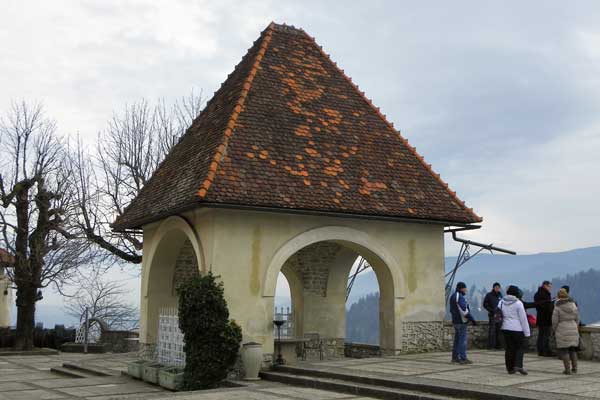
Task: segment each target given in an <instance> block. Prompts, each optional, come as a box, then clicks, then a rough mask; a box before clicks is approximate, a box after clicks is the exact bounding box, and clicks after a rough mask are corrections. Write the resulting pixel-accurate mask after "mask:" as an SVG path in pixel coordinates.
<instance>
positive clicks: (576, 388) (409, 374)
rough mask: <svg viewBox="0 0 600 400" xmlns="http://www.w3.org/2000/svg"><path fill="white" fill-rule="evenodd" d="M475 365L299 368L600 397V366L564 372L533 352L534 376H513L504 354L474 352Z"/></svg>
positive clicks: (437, 359) (388, 361)
mask: <svg viewBox="0 0 600 400" xmlns="http://www.w3.org/2000/svg"><path fill="white" fill-rule="evenodd" d="M468 357H469V359H470V360H472V361H473V362H474V364H472V365H459V364H453V363H451V360H450V354H449V353H447V352H444V353H425V354H412V355H400V356H393V357H382V358H377V359H375V358H373V359H353V360H348V359H338V360H334V361H332V360H330V361H326V362H300V363H299V365H298V366H299V367H301V368H302V367H305V368H306V367H307V368H314V369H320V370H324V371H330V372H335V373H341V374H348V375H350V376H352V375H356V376H364V377H371V378H381V379H391V380H393V379H394V377H395V378H396V379H399V380H406V379H409V380H412V381H414V382H415V383H423V384H426V383H427V382H431V383H432V384H433V383H435V385H440V384H442V385H444V384H446V383H445V382H447V384H448V385H451V384H452V385H455V384H459V385H460V384H465V385H469V387H473V388H474V389H476V390H481V391H484V392H485V391H489V392H492V393H508V392H510V393H518V392H519V391H522V392H523V394H524V395H529V396H532V397H534V398H541V399H543V398H550V397H551V398H560V399H562V398H563V395H567V394H568V395H569V397H571V396H575V398H582V399H583V398H600V363H598V362H590V361H580V362H579V374H577V375H571V376H566V375H563V374H562V371H563V365H562V361H561V360H559V359H557V358H542V357H538V356H536V355H533V354H527V355H526V357H525V362H524V364H525V368H526V369H527V370H528V371H529V375H527V376H523V375H520V374H514V375H509V374H508V373H507V372H506V369H505V366H504V352H503V351H484V350H480V351H470V352H469V354H468Z"/></svg>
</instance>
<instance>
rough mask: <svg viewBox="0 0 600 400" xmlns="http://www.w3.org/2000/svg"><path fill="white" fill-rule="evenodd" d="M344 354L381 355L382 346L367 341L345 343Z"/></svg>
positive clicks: (353, 356)
mask: <svg viewBox="0 0 600 400" xmlns="http://www.w3.org/2000/svg"><path fill="white" fill-rule="evenodd" d="M344 356H345V357H349V358H370V357H381V356H382V353H381V348H380V347H379V346H377V345H374V344H367V343H345V345H344Z"/></svg>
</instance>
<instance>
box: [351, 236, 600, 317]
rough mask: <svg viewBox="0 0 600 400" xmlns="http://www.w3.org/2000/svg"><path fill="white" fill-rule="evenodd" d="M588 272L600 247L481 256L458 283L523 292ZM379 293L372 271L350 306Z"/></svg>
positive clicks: (599, 265) (597, 265) (599, 266)
mask: <svg viewBox="0 0 600 400" xmlns="http://www.w3.org/2000/svg"><path fill="white" fill-rule="evenodd" d="M455 263H456V257H446V271H450V270H452V268H453V267H454V264H455ZM589 269H595V270H600V246H596V247H588V248H582V249H575V250H569V251H564V252H557V253H539V254H530V255H516V256H510V255H499V254H494V255H491V254H479V255H478V256H476V257H474V258H473V259H471V260H469V261H468V262H467V263H466V264H464V265H463V266H462V267H461V268H460V269H459V270H458V273H457V274H456V281H455V282H458V281H464V282H466V283H467V286H468V287H471V286H472V285H475V286H477V287H478V288H488V289H489V288H490V287H491V285H492V284H493V283H494V282H496V281H497V282H500V283H501V284H502V286H504V287H506V286H508V285H509V284H516V285H518V286H519V287H522V288H532V287H537V286H539V284H540V283H541V282H542V281H543V280H545V279H548V280H550V279H552V278H553V277H558V276H566V275H567V274H575V273H577V272H581V271H587V270H589ZM378 291H379V286H378V284H377V279H376V278H375V273H374V272H373V271H372V270H368V271H365V272H363V273H362V274H361V275H360V276H359V277H358V278H357V280H356V282H355V284H354V286H353V288H352V292H351V294H350V298H349V301H348V303H347V305H348V306H349V305H350V304H353V303H355V302H356V301H357V300H358V299H359V298H361V297H363V296H366V295H367V294H369V293H374V292H378Z"/></svg>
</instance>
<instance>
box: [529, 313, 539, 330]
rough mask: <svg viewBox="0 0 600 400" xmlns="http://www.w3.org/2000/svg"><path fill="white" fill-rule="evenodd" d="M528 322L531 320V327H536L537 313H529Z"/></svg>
mask: <svg viewBox="0 0 600 400" xmlns="http://www.w3.org/2000/svg"><path fill="white" fill-rule="evenodd" d="M527 322H529V325H530V326H531V327H533V328H535V326H536V325H537V318H536V317H535V315H531V314H527Z"/></svg>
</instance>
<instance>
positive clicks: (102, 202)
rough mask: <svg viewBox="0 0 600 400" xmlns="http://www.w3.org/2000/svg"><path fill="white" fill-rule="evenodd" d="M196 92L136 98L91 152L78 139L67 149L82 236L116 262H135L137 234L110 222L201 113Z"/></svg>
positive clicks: (139, 245) (200, 99) (137, 259)
mask: <svg viewBox="0 0 600 400" xmlns="http://www.w3.org/2000/svg"><path fill="white" fill-rule="evenodd" d="M203 103H204V99H203V97H202V94H201V93H200V95H196V94H195V93H194V92H193V91H192V92H191V93H190V95H189V96H187V97H184V98H182V99H180V100H179V101H177V102H175V103H174V104H173V105H172V106H167V105H166V103H165V101H164V100H160V101H159V102H157V104H155V105H151V104H149V103H148V102H147V101H145V100H142V101H139V102H137V103H134V104H132V105H129V106H126V107H125V109H124V110H123V112H122V113H121V114H115V115H114V116H113V118H112V119H111V120H110V121H109V123H108V127H107V128H106V130H104V131H103V132H101V133H100V134H99V135H98V139H97V145H96V149H95V154H90V153H89V152H87V151H86V148H85V146H84V145H83V143H82V142H81V140H78V141H77V148H76V149H75V150H74V151H72V152H71V153H70V156H69V160H70V163H71V166H70V170H71V171H72V174H71V179H72V180H73V187H75V188H76V190H75V191H74V196H75V199H76V200H75V201H76V203H77V205H78V208H79V218H78V220H77V221H76V222H75V224H76V226H77V229H78V230H79V232H80V233H79V235H80V236H85V237H87V239H88V240H89V241H90V242H92V243H94V244H95V245H96V246H97V247H99V248H100V249H103V250H104V251H105V252H106V254H108V255H109V256H107V260H106V261H107V262H108V261H109V260H108V258H112V261H113V262H116V263H123V262H129V263H141V261H142V256H141V250H142V246H143V244H142V238H141V235H139V234H136V233H130V232H127V233H115V232H113V231H112V229H111V228H110V224H111V223H112V222H113V221H114V220H115V219H116V218H117V217H118V216H119V215H121V214H122V213H123V211H124V210H125V208H126V207H127V206H128V205H129V204H130V203H131V201H132V200H133V199H134V198H135V197H137V195H138V194H139V193H140V191H141V190H142V188H143V187H144V186H145V185H146V184H147V182H148V180H149V179H150V177H151V176H152V174H153V173H154V171H155V170H156V169H157V168H158V166H159V165H160V163H161V162H162V161H163V160H164V158H165V157H166V156H167V154H168V153H169V151H170V150H171V148H172V147H173V146H174V145H175V144H176V143H177V142H178V141H179V139H180V138H181V136H182V135H183V134H184V133H185V131H186V129H187V128H188V127H189V126H190V125H191V124H192V122H193V121H194V119H195V118H196V117H197V116H198V114H199V113H200V111H201V107H202V105H203Z"/></svg>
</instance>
